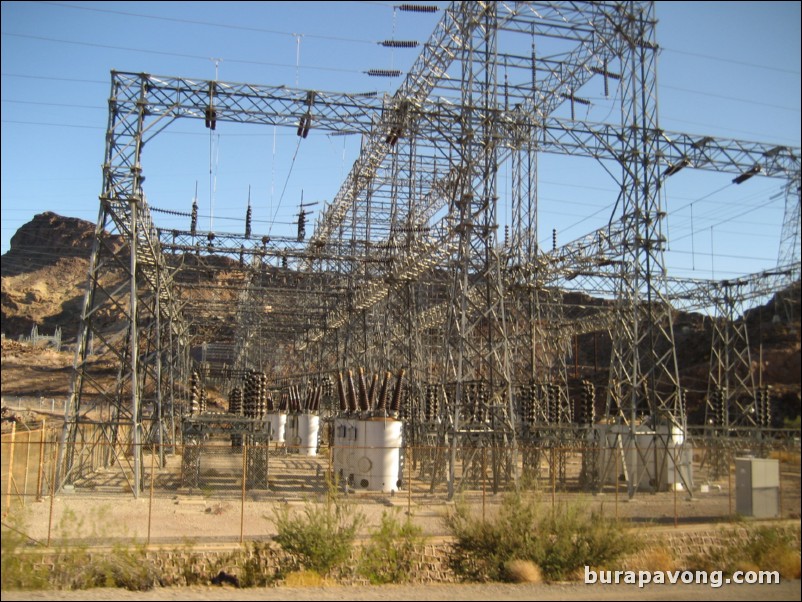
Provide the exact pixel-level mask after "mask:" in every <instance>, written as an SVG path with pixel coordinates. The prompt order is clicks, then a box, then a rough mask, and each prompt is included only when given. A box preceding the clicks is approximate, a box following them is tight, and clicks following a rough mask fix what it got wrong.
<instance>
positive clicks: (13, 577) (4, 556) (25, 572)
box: [0, 523, 50, 590]
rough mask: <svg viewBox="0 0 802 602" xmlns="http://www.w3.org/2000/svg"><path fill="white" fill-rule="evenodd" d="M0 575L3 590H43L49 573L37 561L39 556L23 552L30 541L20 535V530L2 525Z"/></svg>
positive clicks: (39, 558)
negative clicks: (0, 576)
mask: <svg viewBox="0 0 802 602" xmlns="http://www.w3.org/2000/svg"><path fill="white" fill-rule="evenodd" d="M0 543H1V544H2V550H0V570H2V572H0V575H2V582H1V583H2V588H3V589H4V590H19V589H45V588H46V587H47V585H48V579H49V576H50V572H49V571H48V570H47V568H45V567H44V566H43V565H42V564H41V563H40V562H39V563H37V561H38V560H41V556H40V555H38V554H30V553H26V552H25V548H26V546H27V545H28V543H30V540H28V538H27V537H26V536H25V535H24V534H23V533H22V528H20V529H17V528H16V527H13V526H10V525H6V524H5V523H3V531H2V537H1V538H0Z"/></svg>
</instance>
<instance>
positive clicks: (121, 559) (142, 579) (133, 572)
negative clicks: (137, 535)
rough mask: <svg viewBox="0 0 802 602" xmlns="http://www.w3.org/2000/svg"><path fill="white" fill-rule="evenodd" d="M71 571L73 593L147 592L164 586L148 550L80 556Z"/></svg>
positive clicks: (73, 563) (120, 550) (118, 551)
mask: <svg viewBox="0 0 802 602" xmlns="http://www.w3.org/2000/svg"><path fill="white" fill-rule="evenodd" d="M70 564H72V568H71V570H70V571H69V577H68V585H69V587H70V589H89V588H93V587H119V588H125V589H127V590H131V591H147V590H150V589H153V587H155V586H156V585H160V573H159V571H158V569H157V568H156V566H155V565H153V563H151V562H150V561H148V559H147V557H146V555H145V552H144V550H141V549H137V548H134V549H123V548H115V549H113V550H112V551H111V552H110V553H108V554H97V555H93V556H90V555H89V554H86V553H85V552H84V553H77V554H76V556H75V557H74V558H73V562H72V563H70Z"/></svg>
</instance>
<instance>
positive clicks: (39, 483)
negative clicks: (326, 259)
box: [36, 418, 47, 501]
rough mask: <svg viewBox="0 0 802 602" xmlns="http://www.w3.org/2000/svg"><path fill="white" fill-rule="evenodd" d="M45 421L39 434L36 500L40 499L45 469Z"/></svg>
mask: <svg viewBox="0 0 802 602" xmlns="http://www.w3.org/2000/svg"><path fill="white" fill-rule="evenodd" d="M46 423H47V419H46V418H45V419H44V420H42V431H41V433H40V434H39V472H38V474H37V476H36V500H37V501H39V500H41V499H42V477H43V476H44V469H45V433H46V432H47V431H46V428H45V426H46Z"/></svg>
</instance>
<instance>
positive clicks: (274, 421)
mask: <svg viewBox="0 0 802 602" xmlns="http://www.w3.org/2000/svg"><path fill="white" fill-rule="evenodd" d="M267 419H268V420H269V421H270V433H271V435H270V440H271V441H272V442H273V443H284V440H285V439H284V438H285V429H286V427H287V414H286V413H284V412H278V413H270V414H268V415H267Z"/></svg>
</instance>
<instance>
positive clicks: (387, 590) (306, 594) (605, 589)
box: [2, 579, 802, 602]
mask: <svg viewBox="0 0 802 602" xmlns="http://www.w3.org/2000/svg"><path fill="white" fill-rule="evenodd" d="M801 583H802V582H800V581H799V580H798V579H797V580H794V581H786V582H783V583H780V584H777V585H724V586H722V587H720V588H711V587H710V586H709V585H679V584H678V585H649V586H646V587H644V588H643V589H640V588H638V586H637V585H603V586H601V585H584V584H554V585H544V584H538V585H528V584H527V585H510V584H490V585H475V584H470V585H384V586H369V587H342V586H336V587H326V588H320V587H310V588H297V587H277V588H255V589H232V588H228V587H225V588H220V587H182V588H160V589H154V590H152V591H149V592H129V591H125V590H116V589H95V590H82V591H30V592H3V594H2V599H3V600H9V601H11V600H115V601H120V602H123V601H127V600H213V601H215V602H227V601H230V600H288V601H293V602H294V601H297V600H354V601H362V600H590V599H593V600H668V599H670V600H799V599H800V597H801V596H802V589H801V588H800V584H801Z"/></svg>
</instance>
